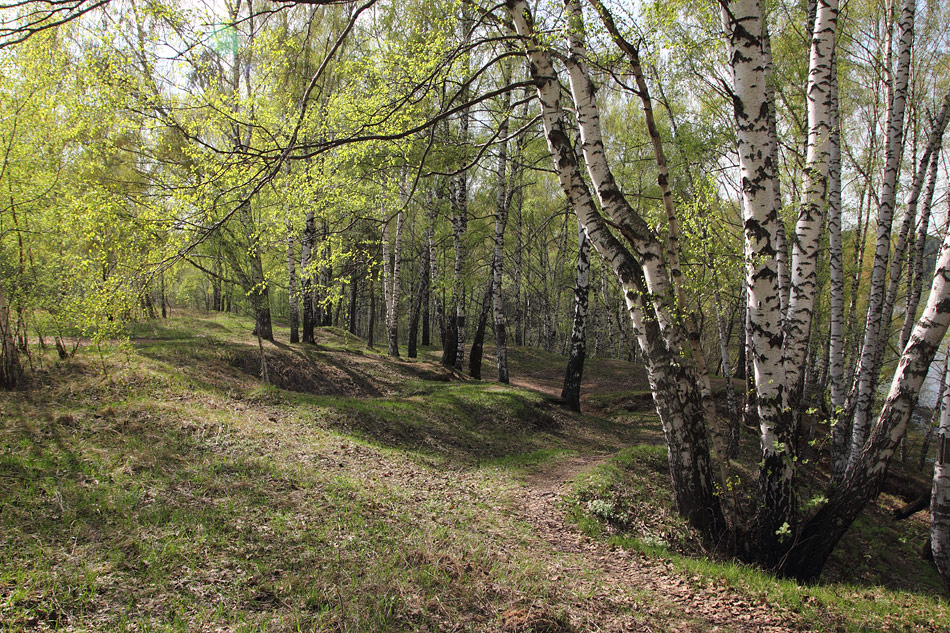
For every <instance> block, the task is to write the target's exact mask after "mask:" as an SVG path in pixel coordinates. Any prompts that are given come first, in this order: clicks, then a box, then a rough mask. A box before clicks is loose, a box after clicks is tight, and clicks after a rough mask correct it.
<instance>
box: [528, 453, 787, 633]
mask: <svg viewBox="0 0 950 633" xmlns="http://www.w3.org/2000/svg"><path fill="white" fill-rule="evenodd" d="M607 459H609V456H608V455H583V456H577V457H570V458H566V459H562V460H558V461H557V462H556V463H554V464H550V465H548V466H547V467H545V468H542V469H540V470H538V471H537V472H535V473H533V474H532V475H530V476H529V477H528V479H527V481H526V482H525V485H524V487H523V489H522V490H521V491H519V493H518V494H517V496H516V499H515V511H516V513H517V515H518V518H519V519H521V520H522V521H524V522H525V523H527V524H529V525H531V526H532V527H533V531H534V534H535V535H536V536H537V537H538V538H540V539H541V540H542V541H544V542H546V543H547V544H548V545H550V546H551V547H552V548H553V549H554V550H555V552H557V553H558V554H561V555H562V556H559V557H558V561H556V562H555V563H554V567H555V568H554V569H551V570H550V572H551V573H553V574H556V575H555V576H554V579H555V580H557V579H559V578H558V576H560V578H563V579H564V581H565V582H580V583H581V584H583V585H588V584H591V585H594V586H595V588H594V590H593V593H592V595H591V600H597V601H600V602H601V604H600V605H599V606H601V607H603V606H606V607H607V609H604V610H603V611H604V612H605V614H607V617H608V618H609V621H607V622H596V623H594V622H575V623H574V624H575V625H576V626H578V628H579V630H589V629H593V630H603V631H618V632H619V631H654V630H655V631H661V630H662V631H669V632H670V633H673V632H683V633H685V632H687V631H705V632H709V633H712V632H721V633H725V632H727V631H729V632H736V633H792V632H799V631H802V630H803V628H802V626H800V625H798V623H797V620H798V618H797V616H796V615H795V614H792V613H787V612H780V611H777V610H776V607H774V606H773V605H770V604H768V603H766V602H765V601H764V600H763V601H761V602H758V603H755V602H752V601H750V600H749V599H748V598H747V597H746V596H743V595H741V594H739V593H738V592H736V591H735V590H732V589H730V588H729V587H725V586H722V585H720V586H712V585H707V584H701V583H705V581H701V579H699V578H698V577H697V578H691V577H690V576H689V575H688V574H687V573H686V572H683V571H681V570H678V569H676V568H674V566H673V564H672V562H671V561H669V560H665V559H659V558H653V557H650V556H647V555H645V554H643V553H641V552H636V551H627V550H622V549H618V548H615V547H612V546H610V545H608V544H606V543H604V542H601V541H597V540H594V539H591V538H588V537H586V536H584V535H583V534H581V533H580V532H579V531H578V530H577V528H576V527H575V526H574V525H573V523H572V522H571V521H570V520H569V519H568V517H567V516H566V514H565V511H564V509H563V507H562V506H563V504H561V503H560V502H561V499H562V498H563V497H564V496H565V495H566V494H568V493H569V486H570V482H571V481H572V480H573V479H574V478H576V477H577V476H578V475H579V474H581V473H583V472H585V471H588V470H590V469H592V468H594V467H595V466H597V465H598V464H600V463H602V462H604V461H606V460H607ZM585 589H587V590H588V591H590V588H587V587H586V586H585ZM576 606H578V607H580V608H581V609H580V610H581V611H587V612H590V610H589V608H588V609H584V608H583V605H582V604H578V605H576ZM644 616H646V617H644ZM650 622H652V623H653V625H651V624H649V623H650ZM657 622H665V623H666V624H665V626H664V627H663V628H662V629H657V628H654V627H655V626H656V623H657ZM594 624H596V628H594V627H593V626H591V625H594ZM585 627H586V628H585Z"/></svg>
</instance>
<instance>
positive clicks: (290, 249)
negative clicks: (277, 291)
mask: <svg viewBox="0 0 950 633" xmlns="http://www.w3.org/2000/svg"><path fill="white" fill-rule="evenodd" d="M296 255H297V245H296V241H295V240H294V233H293V225H292V224H291V222H290V220H288V221H287V294H288V297H289V299H290V342H291V343H297V342H299V341H300V332H299V329H300V328H299V325H298V323H297V266H296Z"/></svg>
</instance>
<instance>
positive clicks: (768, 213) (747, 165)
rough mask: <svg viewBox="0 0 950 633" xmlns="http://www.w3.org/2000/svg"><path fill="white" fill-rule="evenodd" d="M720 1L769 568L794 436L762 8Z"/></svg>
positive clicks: (788, 494) (784, 523) (753, 1)
mask: <svg viewBox="0 0 950 633" xmlns="http://www.w3.org/2000/svg"><path fill="white" fill-rule="evenodd" d="M721 4H722V6H723V22H724V26H725V30H726V33H727V34H728V36H729V38H730V46H731V50H732V53H731V59H732V62H731V66H732V71H733V76H734V83H735V91H734V96H733V104H734V114H735V119H736V128H737V130H738V133H739V134H738V137H739V171H740V176H741V178H742V198H743V225H744V233H745V256H746V279H745V284H746V288H747V292H748V298H749V302H748V304H749V318H750V325H751V327H750V329H751V332H752V348H753V350H754V352H755V353H754V354H753V355H752V356H753V365H754V367H755V377H756V379H755V387H756V400H757V403H758V417H759V433H760V439H761V451H762V460H761V462H760V471H759V503H758V505H759V511H758V516H757V519H756V523H757V528H758V534H757V539H756V541H757V542H756V543H755V545H754V546H753V547H754V548H755V549H756V550H757V551H755V552H753V553H752V556H753V557H754V558H756V559H757V560H759V561H760V562H761V563H763V564H765V565H767V566H769V567H771V566H774V565H776V564H777V563H778V561H779V559H780V557H781V554H782V552H783V551H784V550H786V549H787V545H786V544H785V543H784V534H786V533H787V532H788V531H789V530H791V531H792V532H794V529H795V523H796V518H795V517H796V514H797V512H796V504H795V494H794V460H795V455H794V448H795V441H794V439H795V438H794V436H793V429H792V424H791V419H790V418H791V416H790V415H789V411H788V391H787V389H786V384H787V382H786V371H785V362H784V354H783V343H782V342H783V335H782V321H783V319H782V313H781V301H780V297H779V289H778V270H777V268H776V262H775V252H776V247H775V244H776V238H775V228H776V224H777V221H778V219H777V214H776V209H775V199H774V194H773V186H774V173H775V166H774V165H773V164H772V157H771V155H770V153H769V152H768V151H767V149H768V147H769V131H768V102H767V100H766V91H765V85H766V77H765V64H764V61H763V56H762V41H761V37H762V10H761V6H760V5H759V2H758V0H734V1H733V2H729V3H728V5H727V4H726V3H725V2H723V1H721Z"/></svg>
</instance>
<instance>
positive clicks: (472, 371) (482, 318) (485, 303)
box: [468, 262, 495, 380]
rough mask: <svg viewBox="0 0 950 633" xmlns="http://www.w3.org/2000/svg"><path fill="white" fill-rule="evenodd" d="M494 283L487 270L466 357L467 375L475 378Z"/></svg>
mask: <svg viewBox="0 0 950 633" xmlns="http://www.w3.org/2000/svg"><path fill="white" fill-rule="evenodd" d="M492 268H494V262H492ZM494 285H495V281H494V277H493V276H492V274H491V272H489V276H488V283H487V284H486V285H485V294H484V295H483V296H482V309H481V310H480V311H479V314H478V324H477V325H476V326H475V336H474V338H473V339H472V350H471V353H470V354H469V357H468V375H469V376H471V377H472V378H475V379H476V380H481V378H482V350H483V348H484V346H485V329H486V328H487V327H488V315H489V314H490V313H491V310H492V291H493V288H494Z"/></svg>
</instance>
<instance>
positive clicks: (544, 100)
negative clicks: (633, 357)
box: [505, 0, 725, 535]
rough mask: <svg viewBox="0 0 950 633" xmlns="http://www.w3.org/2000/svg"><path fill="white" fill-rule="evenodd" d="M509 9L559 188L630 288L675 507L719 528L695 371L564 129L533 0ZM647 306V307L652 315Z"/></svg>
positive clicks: (510, 3) (706, 526) (699, 523)
mask: <svg viewBox="0 0 950 633" xmlns="http://www.w3.org/2000/svg"><path fill="white" fill-rule="evenodd" d="M505 7H506V9H507V10H508V15H509V17H510V18H511V21H512V24H513V26H514V28H515V30H516V31H517V33H518V34H519V35H520V36H521V37H522V38H523V40H524V42H525V45H526V48H527V50H526V55H527V57H528V60H529V62H530V65H529V68H530V72H531V78H532V80H533V81H534V82H535V85H536V87H537V92H538V98H539V101H540V103H541V120H542V124H543V126H544V132H545V137H546V140H547V142H548V148H549V149H550V151H551V157H552V160H553V163H554V167H555V171H556V172H557V175H558V180H559V182H560V184H561V188H562V189H563V190H564V192H565V194H566V195H567V198H568V201H569V203H570V204H571V206H572V207H573V209H574V211H575V213H576V214H577V217H578V219H579V220H580V222H581V224H583V225H584V227H585V229H586V230H587V234H588V236H589V237H590V239H591V243H592V245H593V246H594V248H595V249H596V250H597V251H598V253H599V254H600V256H601V257H602V258H603V260H604V261H605V262H606V263H607V264H608V265H609V266H610V267H611V269H612V270H613V271H614V273H615V274H616V275H617V277H618V279H619V280H620V283H621V287H622V288H623V290H624V297H625V300H626V302H627V308H628V313H629V314H630V317H631V320H632V322H633V328H634V332H635V333H636V336H637V338H638V340H639V342H640V345H641V347H642V349H643V350H644V355H645V356H646V357H647V370H648V376H649V378H650V384H651V389H652V391H653V394H654V402H655V403H656V407H657V412H658V414H659V417H660V420H661V422H662V424H663V429H664V434H665V436H666V439H667V446H668V448H669V464H670V475H671V477H672V479H673V489H674V494H675V496H676V503H677V507H678V509H679V511H680V513H681V514H683V516H685V517H686V518H687V519H688V520H689V521H690V523H692V524H693V525H694V526H695V527H697V528H698V529H700V530H701V531H703V532H704V533H706V534H710V535H713V534H718V533H720V532H721V530H722V529H723V528H724V527H725V525H724V520H723V517H722V510H721V506H720V501H719V498H718V497H717V496H716V494H715V490H714V486H713V478H712V470H711V465H710V463H709V449H708V444H707V441H706V437H705V431H704V429H703V427H702V421H703V420H704V413H703V410H702V401H701V395H700V393H699V390H698V388H697V385H696V382H695V377H694V376H692V375H691V374H692V372H691V371H689V369H688V368H686V367H683V366H682V364H680V363H676V362H675V357H674V356H673V355H672V354H671V352H670V350H669V349H668V348H666V346H665V345H664V344H663V341H664V337H663V336H662V335H661V332H660V329H661V325H660V323H659V319H658V317H657V315H656V313H655V312H654V311H653V310H652V307H651V306H650V305H649V304H645V303H644V302H643V301H642V297H643V294H644V293H646V292H647V283H646V281H645V273H644V270H643V268H642V267H641V266H640V264H639V262H638V261H637V259H635V258H634V257H632V256H631V254H630V252H629V251H627V250H626V249H625V248H624V247H623V245H622V244H621V243H620V242H619V241H618V240H617V238H616V237H614V236H613V234H612V233H611V232H610V230H609V229H608V228H607V225H606V223H605V221H604V219H603V217H601V215H600V214H599V212H598V211H597V209H596V208H595V206H594V203H593V200H592V199H591V196H590V192H589V190H588V189H587V184H586V182H585V181H584V178H583V177H582V176H581V173H580V169H579V167H578V164H577V157H576V155H575V154H574V149H573V147H572V145H571V142H570V139H569V136H568V134H567V132H566V129H565V125H564V120H563V112H562V110H561V105H560V98H561V90H560V85H559V82H558V80H557V74H556V72H555V70H554V66H553V63H552V61H551V56H550V54H549V53H548V52H547V51H546V49H545V47H543V46H541V45H540V43H539V42H538V39H537V34H536V33H535V30H534V22H533V17H532V14H531V11H530V9H529V8H528V5H527V3H526V2H525V0H506V2H505ZM575 105H578V104H575ZM631 237H633V238H634V239H636V236H630V237H628V239H630V238H631ZM661 255H662V253H661ZM645 311H648V312H649V316H648V317H647V318H645V314H644V312H645Z"/></svg>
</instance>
